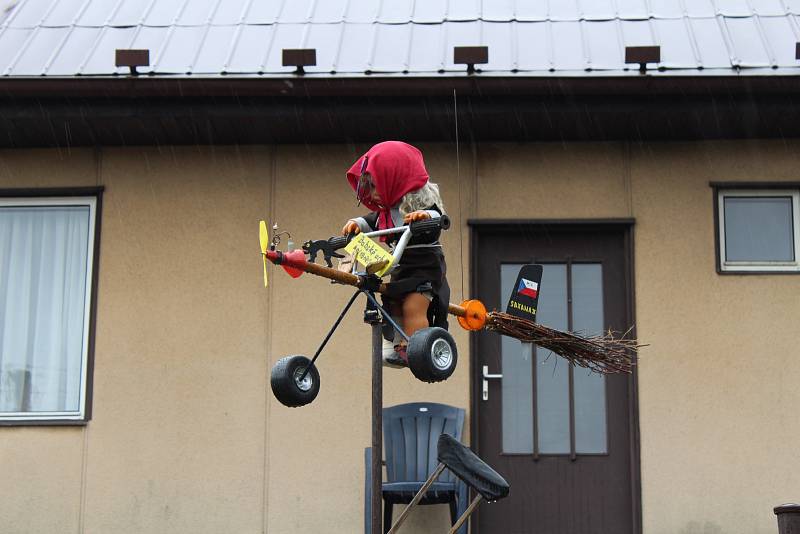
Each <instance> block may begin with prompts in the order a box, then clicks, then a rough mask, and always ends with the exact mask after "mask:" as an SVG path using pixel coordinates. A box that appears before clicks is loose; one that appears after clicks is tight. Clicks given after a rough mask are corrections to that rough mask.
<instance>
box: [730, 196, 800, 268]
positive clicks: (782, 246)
mask: <svg viewBox="0 0 800 534" xmlns="http://www.w3.org/2000/svg"><path fill="white" fill-rule="evenodd" d="M723 206H724V212H725V213H724V220H725V259H726V260H727V261H794V259H795V251H794V239H793V235H792V199H791V197H734V196H730V197H725V198H724V203H723Z"/></svg>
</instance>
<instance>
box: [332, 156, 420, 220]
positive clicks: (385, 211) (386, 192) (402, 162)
mask: <svg viewBox="0 0 800 534" xmlns="http://www.w3.org/2000/svg"><path fill="white" fill-rule="evenodd" d="M364 158H366V160H367V161H366V166H365V165H364ZM363 173H369V174H370V175H371V176H372V182H373V183H374V184H375V190H376V191H377V192H378V194H379V195H380V197H381V203H382V205H380V206H379V205H377V204H375V203H373V202H372V201H371V199H369V198H367V199H361V200H362V202H363V203H364V205H365V206H366V207H368V208H369V209H371V210H373V211H377V212H379V213H380V216H379V217H378V228H379V229H381V230H383V229H385V228H392V227H394V226H395V224H394V223H393V222H392V215H391V209H392V206H394V205H395V204H397V203H398V202H400V200H401V199H402V198H403V196H404V195H405V194H406V193H409V192H411V191H416V190H417V189H419V188H421V187H422V186H424V185H425V184H426V183H428V171H427V170H425V163H424V162H423V161H422V152H420V151H419V150H418V149H417V148H416V147H413V146H411V145H409V144H407V143H403V142H402V141H384V142H383V143H378V144H377V145H375V146H373V147H372V148H370V149H369V151H367V153H366V154H364V155H363V156H361V157H360V158H358V161H356V162H355V163H354V164H353V166H352V167H350V170H348V171H347V181H348V182H350V187H352V188H353V190H354V191H357V190H358V178H359V177H360V176H361V175H362V174H363ZM396 222H397V223H398V224H399V223H401V222H402V221H396Z"/></svg>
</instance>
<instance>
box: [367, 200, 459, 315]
mask: <svg viewBox="0 0 800 534" xmlns="http://www.w3.org/2000/svg"><path fill="white" fill-rule="evenodd" d="M431 210H432V211H436V212H437V213H439V214H440V215H441V213H442V211H441V210H440V209H439V208H438V206H436V205H433V206H430V207H428V208H427V211H431ZM378 215H379V213H378V212H377V211H373V212H372V213H370V214H369V215H365V216H364V217H362V218H361V219H362V220H363V221H364V222H365V223H366V224H367V225H368V226H369V228H370V230H372V231H374V230H377V229H378ZM362 230H363V228H362ZM441 233H442V232H441V230H438V229H437V230H433V231H431V232H425V233H423V234H420V235H417V236H414V237H412V238H411V239H410V240H409V242H408V244H407V245H406V248H405V251H404V252H403V256H402V257H401V258H400V263H399V264H397V266H395V269H394V270H393V271H392V274H391V277H390V278H389V282H388V283H387V286H386V287H387V290H386V292H385V293H384V295H383V300H384V303H387V304H388V302H391V301H393V300H394V301H398V300H402V297H403V296H404V295H406V294H408V293H422V294H429V295H430V296H431V304H430V306H428V324H430V325H431V326H438V327H441V328H444V329H447V306H448V304H449V303H450V286H449V285H448V283H447V277H446V276H447V264H446V263H445V261H444V253H443V252H442V246H441V244H439V236H440V234H441ZM400 235H402V234H392V235H390V236H388V237H387V238H386V239H387V241H386V243H387V244H388V245H390V246H392V247H394V245H396V244H397V241H398V240H399V239H400Z"/></svg>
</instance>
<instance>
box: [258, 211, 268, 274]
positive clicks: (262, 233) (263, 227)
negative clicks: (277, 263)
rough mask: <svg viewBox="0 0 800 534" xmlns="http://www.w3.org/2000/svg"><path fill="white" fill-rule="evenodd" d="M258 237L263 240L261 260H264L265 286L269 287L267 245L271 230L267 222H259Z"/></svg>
mask: <svg viewBox="0 0 800 534" xmlns="http://www.w3.org/2000/svg"><path fill="white" fill-rule="evenodd" d="M258 239H259V241H260V242H261V260H262V261H263V262H264V287H267V247H268V246H269V232H268V231H267V223H266V222H264V221H261V222H260V223H258Z"/></svg>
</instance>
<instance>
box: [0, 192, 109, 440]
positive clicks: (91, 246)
mask: <svg viewBox="0 0 800 534" xmlns="http://www.w3.org/2000/svg"><path fill="white" fill-rule="evenodd" d="M97 203H98V197H97V196H42V197H30V196H29V197H2V198H0V209H3V208H10V207H31V206H34V207H48V206H81V207H88V208H89V239H88V240H87V245H86V246H87V251H86V253H87V254H86V284H85V287H86V289H85V294H84V303H85V305H84V310H83V335H82V338H83V340H82V344H81V373H80V380H81V384H80V407H79V409H78V410H66V411H52V412H0V424H3V425H8V424H14V423H19V424H24V423H44V422H53V423H59V422H63V423H69V422H74V423H79V422H85V421H87V420H88V417H87V415H88V412H87V402H88V401H87V394H88V384H89V379H90V377H89V363H90V362H89V358H90V353H89V343H90V335H91V330H92V325H91V315H92V306H93V305H94V301H93V299H92V292H93V290H94V284H93V280H94V265H95V258H94V252H95V248H96V246H95V243H96V240H97V238H98V236H97V231H96V227H97Z"/></svg>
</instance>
